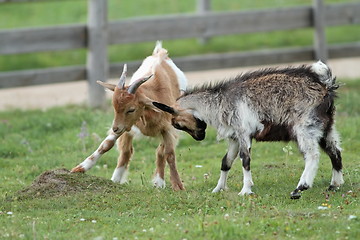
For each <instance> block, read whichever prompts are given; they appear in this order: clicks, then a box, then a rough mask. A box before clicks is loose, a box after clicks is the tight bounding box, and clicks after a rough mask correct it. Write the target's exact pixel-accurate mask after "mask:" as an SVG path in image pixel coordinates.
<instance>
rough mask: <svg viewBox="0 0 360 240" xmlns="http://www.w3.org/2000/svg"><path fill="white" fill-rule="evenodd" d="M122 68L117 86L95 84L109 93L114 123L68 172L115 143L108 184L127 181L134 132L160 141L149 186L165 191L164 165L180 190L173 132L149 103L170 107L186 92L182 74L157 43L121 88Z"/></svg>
mask: <svg viewBox="0 0 360 240" xmlns="http://www.w3.org/2000/svg"><path fill="white" fill-rule="evenodd" d="M126 72H127V70H126V65H125V66H124V70H123V73H122V75H121V77H120V80H119V83H118V84H117V85H113V84H109V83H104V82H100V81H98V83H99V84H100V85H102V86H104V87H105V88H107V89H110V90H111V91H113V92H114V93H113V98H112V103H113V107H114V113H115V116H114V121H113V124H112V128H111V129H110V130H109V134H108V136H107V137H106V138H105V139H104V140H103V142H102V143H101V144H100V146H99V147H98V149H97V150H96V151H95V152H94V153H93V154H91V155H90V156H89V157H87V158H86V159H85V160H84V161H83V162H82V163H80V164H79V165H78V166H76V167H75V168H73V169H72V172H85V171H87V170H89V169H90V168H91V167H92V166H94V165H95V163H96V161H97V160H98V159H99V158H100V157H101V156H102V155H103V154H104V153H105V152H107V151H108V150H110V149H111V148H112V147H113V146H114V144H115V142H116V141H117V139H119V140H118V141H117V142H118V149H119V151H120V156H119V158H118V163H117V166H116V168H115V171H114V173H113V175H112V178H111V180H112V181H114V182H119V183H124V182H126V181H127V179H126V177H127V171H128V167H129V161H130V159H131V156H132V155H133V146H132V140H133V137H134V133H135V131H136V129H135V128H137V129H138V130H140V132H141V133H142V134H144V135H145V136H150V137H160V138H161V143H160V145H159V146H158V148H157V152H156V171H155V176H154V179H153V184H154V186H156V187H160V188H163V187H165V181H164V171H165V165H166V162H167V163H168V164H169V168H170V181H171V184H172V188H173V189H174V190H182V189H184V187H183V184H182V182H181V180H180V177H179V174H178V171H177V168H176V161H175V146H176V144H177V135H176V130H175V129H174V128H173V127H172V125H171V116H170V115H168V114H166V113H164V112H162V111H159V110H158V109H156V108H155V107H154V106H153V105H152V102H153V101H154V100H155V101H158V102H164V103H166V104H169V105H172V104H174V103H175V101H176V99H177V98H178V97H179V96H180V93H181V91H184V90H185V88H186V84H187V80H186V77H185V75H184V73H183V72H182V71H181V70H180V69H179V68H178V67H177V66H176V65H175V64H174V63H173V61H172V60H171V59H170V58H169V57H168V53H167V50H166V49H164V48H162V45H161V42H157V44H156V46H155V49H154V51H153V54H152V56H149V57H147V58H146V59H145V60H144V61H143V63H142V65H141V66H140V67H139V69H138V70H137V71H136V72H135V73H134V75H133V76H132V78H131V81H130V84H129V86H125V79H126Z"/></svg>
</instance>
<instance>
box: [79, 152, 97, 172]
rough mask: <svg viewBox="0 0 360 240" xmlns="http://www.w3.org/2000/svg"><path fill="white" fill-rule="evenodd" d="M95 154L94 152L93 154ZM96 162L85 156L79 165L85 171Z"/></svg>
mask: <svg viewBox="0 0 360 240" xmlns="http://www.w3.org/2000/svg"><path fill="white" fill-rule="evenodd" d="M93 155H95V153H94V154H93ZM95 163H96V160H90V159H89V158H86V159H85V160H84V161H83V162H82V163H81V164H80V166H82V167H83V168H84V170H85V171H87V170H89V169H90V168H92V167H93V166H94V165H95Z"/></svg>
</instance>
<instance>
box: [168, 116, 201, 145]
mask: <svg viewBox="0 0 360 240" xmlns="http://www.w3.org/2000/svg"><path fill="white" fill-rule="evenodd" d="M194 118H195V121H196V128H195V129H190V128H188V127H185V126H181V125H180V124H179V123H177V122H176V121H175V119H174V118H173V119H172V125H173V127H174V128H176V129H179V130H182V131H185V132H187V133H188V134H190V135H191V136H192V137H193V138H194V139H195V140H196V141H202V140H204V138H205V136H206V132H205V130H206V127H207V124H206V122H204V121H202V120H200V119H198V118H196V117H194Z"/></svg>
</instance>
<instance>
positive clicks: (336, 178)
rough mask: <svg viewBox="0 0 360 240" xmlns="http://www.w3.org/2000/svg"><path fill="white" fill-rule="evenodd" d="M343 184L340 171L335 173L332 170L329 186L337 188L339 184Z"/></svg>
mask: <svg viewBox="0 0 360 240" xmlns="http://www.w3.org/2000/svg"><path fill="white" fill-rule="evenodd" d="M343 183H344V178H343V174H342V172H341V171H336V170H335V169H333V170H332V178H331V184H330V185H332V186H336V187H339V186H340V185H341V184H343Z"/></svg>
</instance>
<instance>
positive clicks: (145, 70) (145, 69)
mask: <svg viewBox="0 0 360 240" xmlns="http://www.w3.org/2000/svg"><path fill="white" fill-rule="evenodd" d="M156 61H157V58H156V57H153V56H149V57H147V58H145V59H144V61H143V62H142V64H141V66H140V67H139V68H138V70H136V72H135V73H134V75H132V77H131V79H130V83H129V85H131V84H132V83H133V82H134V81H136V80H138V79H140V78H142V77H145V76H148V75H150V74H151V73H152V68H153V66H154V64H156Z"/></svg>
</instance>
